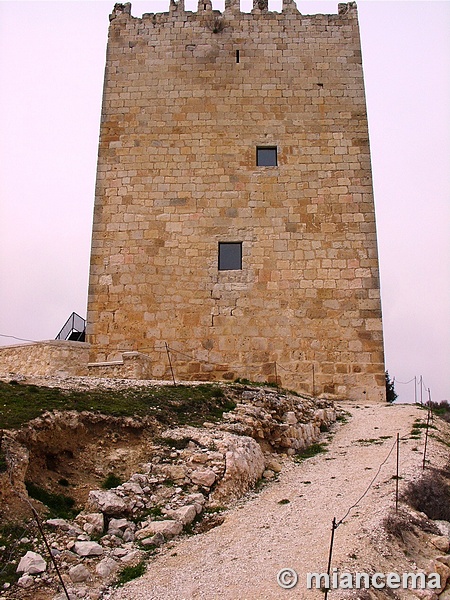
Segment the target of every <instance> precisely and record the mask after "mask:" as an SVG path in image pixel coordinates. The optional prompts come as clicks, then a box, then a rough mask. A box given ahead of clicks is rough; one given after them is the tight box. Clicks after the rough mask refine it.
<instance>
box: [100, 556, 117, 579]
mask: <svg viewBox="0 0 450 600" xmlns="http://www.w3.org/2000/svg"><path fill="white" fill-rule="evenodd" d="M118 568H119V564H118V563H117V562H116V561H115V560H114V559H113V558H109V557H107V558H103V559H102V560H101V561H100V562H99V563H98V565H97V566H96V567H95V572H96V573H97V575H99V576H100V577H101V578H102V579H108V578H109V577H111V576H112V575H114V573H115V572H116V571H117V569H118Z"/></svg>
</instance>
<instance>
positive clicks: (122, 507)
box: [86, 490, 129, 516]
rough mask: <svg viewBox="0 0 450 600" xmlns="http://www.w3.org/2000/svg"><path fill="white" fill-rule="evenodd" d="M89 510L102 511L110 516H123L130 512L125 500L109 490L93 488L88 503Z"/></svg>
mask: <svg viewBox="0 0 450 600" xmlns="http://www.w3.org/2000/svg"><path fill="white" fill-rule="evenodd" d="M86 508H87V510H95V511H100V512H102V513H104V514H105V515H108V516H122V515H123V514H127V513H128V512H129V508H128V507H127V505H126V503H125V501H124V500H123V499H122V498H120V497H119V496H117V494H115V493H114V492H112V491H110V490H108V491H103V490H92V491H91V492H89V497H88V501H87V503H86Z"/></svg>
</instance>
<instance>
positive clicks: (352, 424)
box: [111, 404, 433, 600]
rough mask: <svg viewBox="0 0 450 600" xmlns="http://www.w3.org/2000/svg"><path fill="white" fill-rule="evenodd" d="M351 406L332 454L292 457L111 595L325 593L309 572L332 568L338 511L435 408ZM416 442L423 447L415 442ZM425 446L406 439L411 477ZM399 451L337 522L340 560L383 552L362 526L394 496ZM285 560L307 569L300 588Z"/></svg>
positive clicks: (161, 599) (404, 471)
mask: <svg viewBox="0 0 450 600" xmlns="http://www.w3.org/2000/svg"><path fill="white" fill-rule="evenodd" d="M341 408H343V409H344V410H347V411H349V412H350V413H351V415H352V416H351V417H350V418H349V421H348V422H347V423H346V424H343V425H338V426H337V429H336V433H334V434H333V436H332V438H331V441H330V444H329V449H328V452H327V453H323V454H318V455H316V456H315V457H313V458H311V459H308V460H307V461H305V462H303V463H302V464H294V463H292V462H290V461H286V464H285V466H284V468H283V471H282V473H281V474H280V477H279V479H278V481H276V482H272V483H271V484H269V485H268V486H267V487H265V488H264V489H263V491H262V492H260V493H259V494H255V495H254V496H253V497H252V498H250V499H249V500H247V501H245V502H242V503H241V504H240V505H238V506H236V507H235V508H233V509H231V510H230V511H228V512H227V516H226V520H225V522H224V523H223V525H221V526H220V527H217V528H215V529H212V530H210V531H209V532H207V533H204V534H201V535H197V536H193V537H188V538H181V539H179V540H177V541H175V542H174V543H173V544H172V545H171V547H170V548H168V549H167V550H165V551H164V552H163V553H162V554H161V555H159V556H158V557H156V558H155V559H154V560H152V561H150V563H149V566H148V571H147V573H146V575H144V576H143V577H142V578H140V579H138V580H135V581H133V582H131V583H130V584H128V585H126V586H125V587H123V588H121V589H118V590H116V591H114V592H113V593H112V595H111V599H114V600H143V599H145V600H188V599H189V600H191V599H192V600H194V599H202V600H218V599H220V600H238V599H239V600H272V599H273V600H279V599H280V598H286V600H290V599H293V598H301V599H302V600H309V599H311V600H313V599H316V598H317V599H319V598H321V599H323V593H322V592H320V591H319V590H307V589H306V573H307V572H317V571H321V572H323V571H326V567H327V560H328V549H329V541H330V530H331V522H332V519H333V517H334V516H335V517H336V518H337V519H338V520H339V519H341V518H342V517H343V516H344V515H345V513H346V512H347V509H348V508H349V507H350V506H351V505H352V504H353V503H355V502H356V501H357V500H358V498H359V497H360V496H361V495H362V494H363V492H364V491H365V489H366V488H367V486H368V485H369V483H370V481H371V480H372V478H373V477H374V476H375V474H376V472H377V470H378V467H379V465H380V464H381V463H382V462H383V460H384V459H385V458H386V456H387V455H388V453H389V451H390V450H391V448H392V446H393V445H394V442H395V439H396V434H397V432H399V433H400V436H404V435H406V434H409V433H410V431H411V425H412V423H413V421H414V420H415V419H416V418H421V419H423V418H424V415H425V413H424V411H421V410H420V409H418V408H416V407H414V406H412V405H394V406H389V405H380V404H371V405H367V406H361V407H355V405H354V404H353V405H350V404H342V405H341ZM387 436H389V437H387ZM374 439H376V443H374V442H373V441H371V442H370V441H367V442H362V441H361V440H374ZM432 443H433V442H432ZM416 446H419V448H418V449H419V450H420V451H413V448H414V447H416ZM421 450H422V441H420V440H419V441H417V440H409V439H408V440H405V441H402V443H401V475H402V476H403V477H407V476H411V475H412V474H414V473H415V472H418V471H419V470H420V465H421V459H422V454H421ZM395 456H396V453H395V449H394V451H393V452H392V454H391V456H390V457H389V459H388V461H387V462H386V464H385V465H384V466H383V467H382V469H381V471H380V473H379V476H378V478H377V480H376V481H375V485H374V486H373V487H372V488H371V489H370V491H369V492H368V494H367V495H366V496H365V497H364V499H363V500H362V501H361V503H360V504H359V505H358V507H357V508H355V509H354V510H353V511H352V512H351V513H350V515H349V517H348V518H347V519H346V522H345V523H344V524H343V525H342V526H341V527H339V528H338V529H337V530H336V534H335V546H334V555H333V565H336V564H339V563H340V564H344V563H345V564H347V565H348V564H349V563H350V565H351V557H354V556H355V555H357V557H358V564H361V563H363V564H364V562H365V564H370V561H372V562H373V561H374V549H373V547H372V546H371V545H370V544H367V541H365V539H364V534H363V530H362V528H363V527H364V526H367V523H368V522H370V520H371V519H372V518H373V517H374V515H376V514H380V512H382V511H386V509H387V506H390V505H392V503H393V499H394V490H395V484H394V481H393V480H392V476H393V475H394V474H395ZM281 500H289V503H282V504H280V501H281ZM375 560H376V555H375ZM285 567H290V568H293V569H295V570H296V571H297V573H298V576H299V580H298V585H297V586H296V587H295V588H294V589H292V590H283V589H281V588H280V587H279V586H278V584H277V580H276V576H277V573H278V572H279V571H280V569H283V568H285ZM333 598H336V595H335V594H333Z"/></svg>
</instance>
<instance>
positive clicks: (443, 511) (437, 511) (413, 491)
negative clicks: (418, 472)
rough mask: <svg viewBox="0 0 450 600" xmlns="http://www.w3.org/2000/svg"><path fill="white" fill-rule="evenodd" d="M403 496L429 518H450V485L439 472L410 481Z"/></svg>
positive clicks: (446, 519) (445, 519) (447, 519)
mask: <svg viewBox="0 0 450 600" xmlns="http://www.w3.org/2000/svg"><path fill="white" fill-rule="evenodd" d="M402 498H403V499H404V500H405V502H407V503H408V504H409V505H410V506H411V507H412V508H414V509H416V510H418V511H420V512H423V513H425V514H426V515H427V517H428V518H429V519H433V520H436V519H440V520H443V521H449V520H450V487H449V485H448V483H447V482H446V481H445V479H444V478H443V477H442V476H441V475H440V474H438V473H426V474H425V475H423V477H421V478H420V479H418V480H417V481H412V482H410V483H409V484H408V485H407V486H406V489H405V491H404V492H403V494H402Z"/></svg>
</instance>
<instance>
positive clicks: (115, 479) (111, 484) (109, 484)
mask: <svg viewBox="0 0 450 600" xmlns="http://www.w3.org/2000/svg"><path fill="white" fill-rule="evenodd" d="M122 483H123V481H122V479H121V478H120V477H119V476H118V475H116V474H115V473H108V475H107V477H106V479H105V480H104V481H103V482H102V488H103V489H104V490H111V489H112V488H116V487H117V486H119V485H122Z"/></svg>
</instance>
